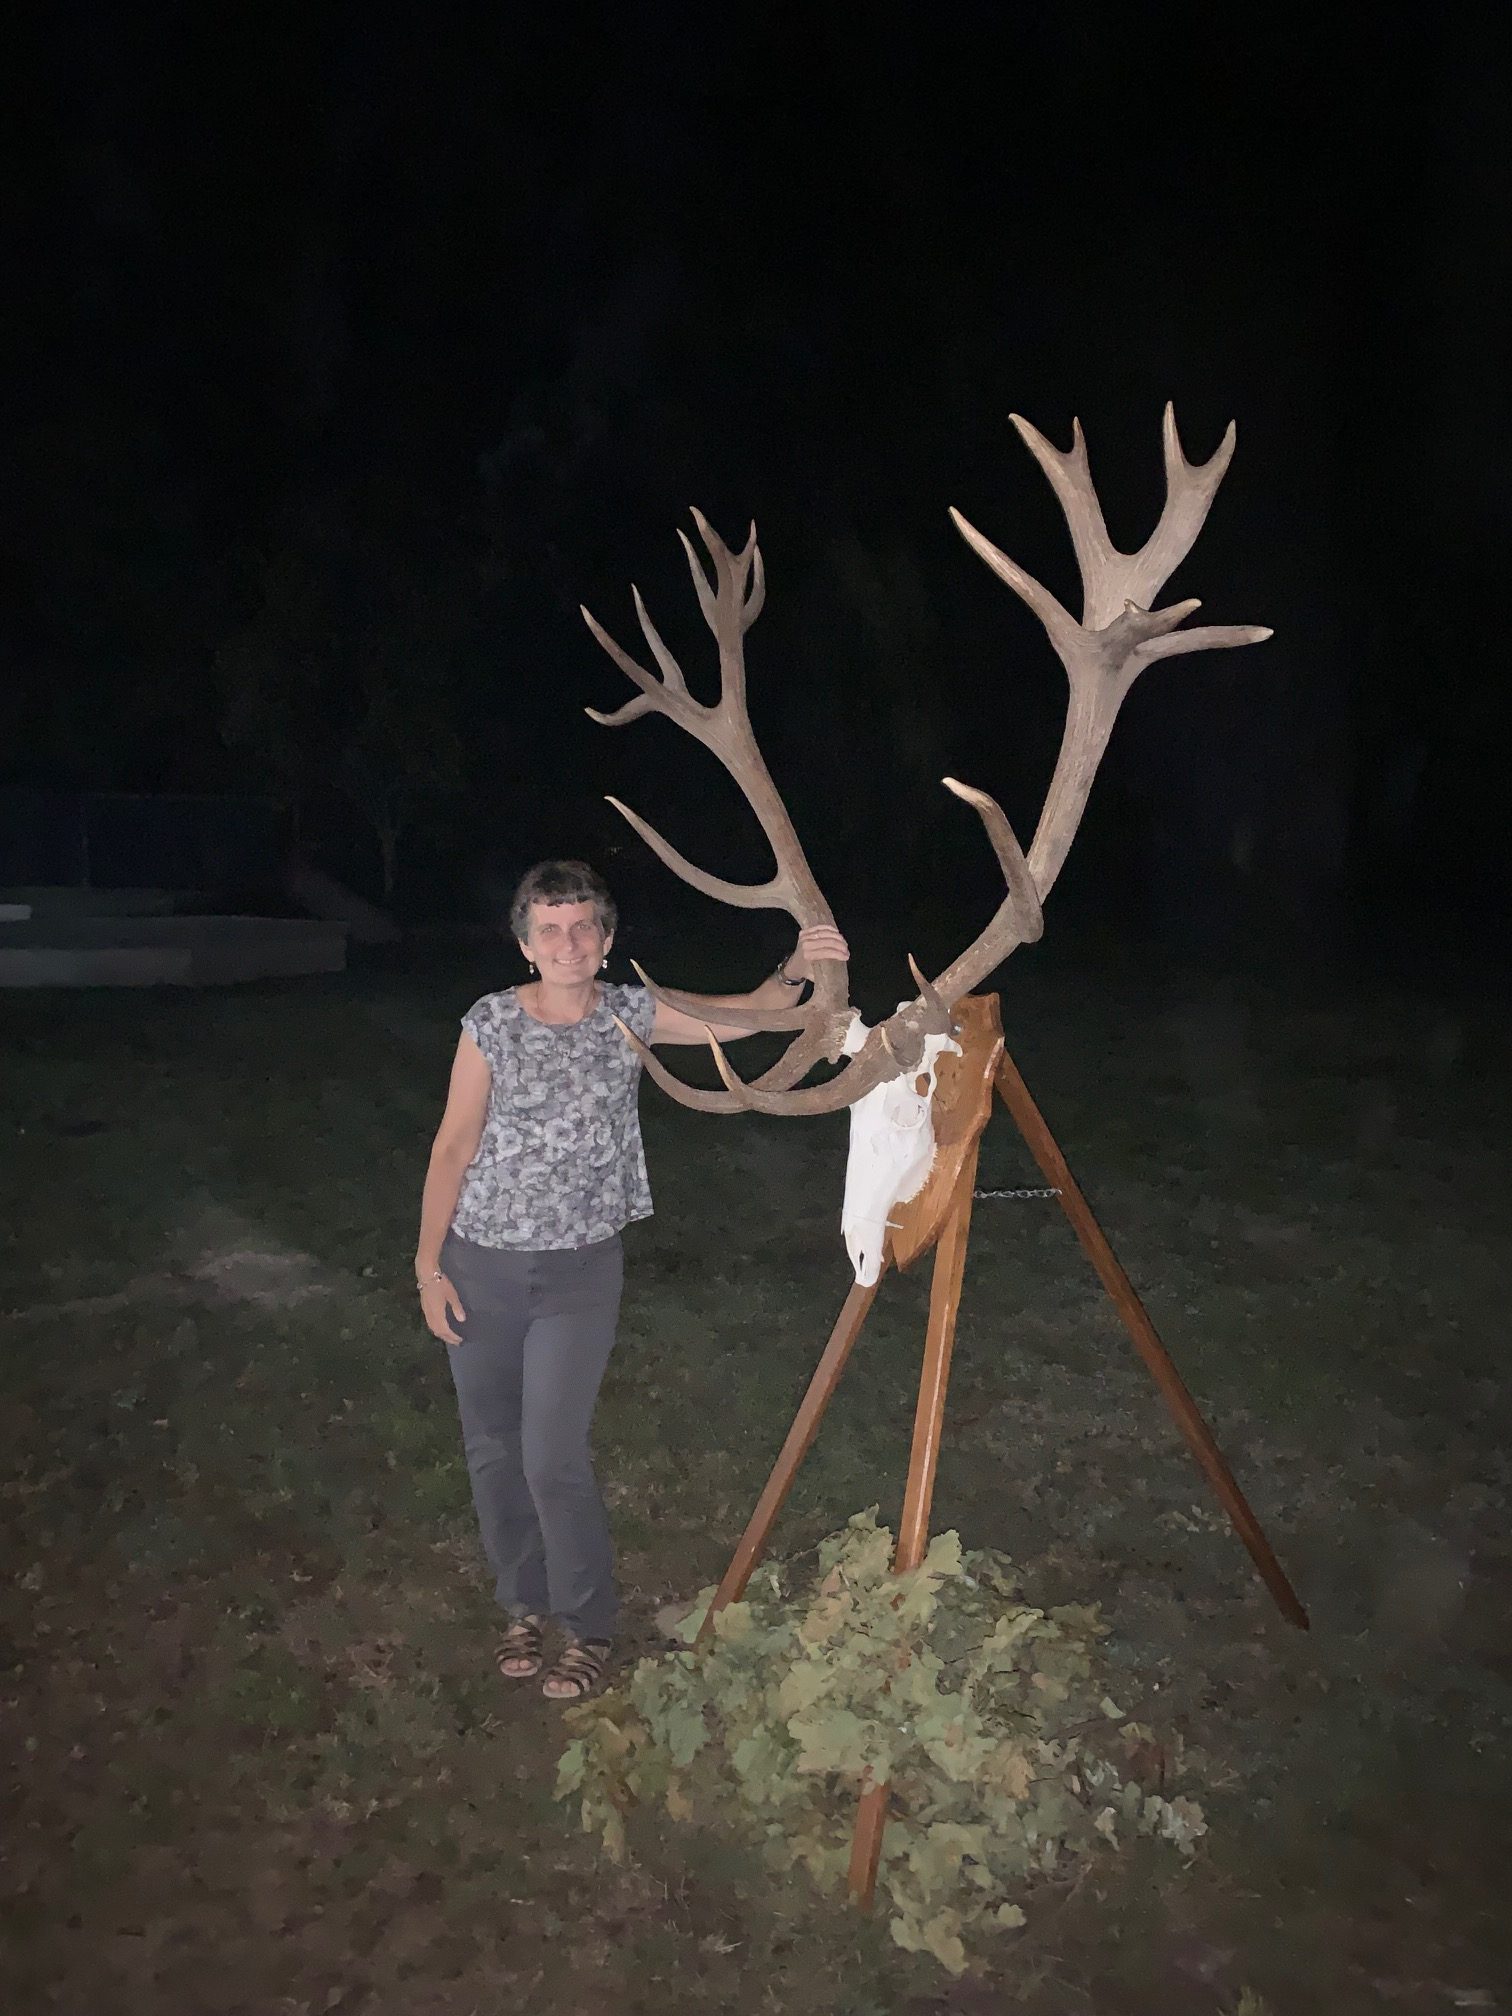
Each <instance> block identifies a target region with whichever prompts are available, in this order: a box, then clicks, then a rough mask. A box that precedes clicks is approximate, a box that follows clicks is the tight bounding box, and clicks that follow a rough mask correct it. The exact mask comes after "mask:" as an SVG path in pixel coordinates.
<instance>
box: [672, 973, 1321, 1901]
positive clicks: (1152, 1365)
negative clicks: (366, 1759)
mask: <svg viewBox="0 0 1512 2016" xmlns="http://www.w3.org/2000/svg"><path fill="white" fill-rule="evenodd" d="M955 1015H956V1019H957V1022H958V1024H959V1032H958V1040H959V1042H960V1044H961V1053H962V1054H961V1055H960V1056H954V1055H951V1054H949V1053H947V1054H946V1056H945V1057H944V1058H943V1059H942V1060H941V1064H940V1069H939V1073H938V1076H937V1079H936V1086H935V1096H934V1103H933V1118H934V1125H935V1139H936V1144H937V1150H936V1155H935V1161H934V1166H933V1168H932V1169H931V1171H930V1174H929V1179H928V1181H927V1182H926V1184H925V1186H924V1188H923V1189H922V1190H921V1191H920V1193H919V1195H918V1196H917V1197H915V1198H914V1199H913V1200H912V1201H911V1202H910V1203H908V1204H905V1205H902V1206H900V1207H898V1209H897V1211H896V1213H895V1216H894V1224H893V1231H892V1236H891V1238H890V1240H889V1242H888V1248H887V1253H886V1257H885V1259H884V1262H883V1270H882V1271H883V1273H884V1274H885V1273H886V1270H887V1266H888V1265H889V1264H891V1265H893V1266H896V1267H898V1268H905V1267H907V1266H909V1265H910V1264H911V1263H912V1262H913V1261H914V1260H916V1259H918V1258H919V1256H920V1255H921V1254H923V1253H926V1252H928V1251H929V1250H930V1248H931V1247H933V1248H934V1249H935V1261H934V1276H933V1280H932V1282H931V1284H930V1295H929V1327H928V1331H927V1334H926V1337H925V1343H924V1364H923V1370H922V1372H921V1375H920V1379H919V1400H918V1408H917V1411H916V1413H915V1415H914V1432H913V1449H912V1453H911V1455H910V1458H909V1465H908V1482H907V1486H906V1488H905V1491H904V1496H903V1515H902V1518H901V1520H900V1522H899V1526H898V1538H897V1545H896V1549H895V1552H894V1557H893V1567H894V1569H895V1571H896V1572H897V1573H899V1574H903V1573H906V1572H907V1571H908V1570H910V1569H913V1568H917V1567H918V1565H919V1564H920V1562H921V1561H922V1560H923V1559H924V1555H925V1551H926V1548H927V1545H928V1539H929V1513H930V1506H931V1504H932V1502H933V1499H934V1486H935V1476H936V1472H937V1471H938V1468H939V1459H940V1442H941V1436H942V1431H943V1426H944V1416H945V1391H946V1386H947V1384H948V1382H949V1378H950V1357H951V1350H952V1347H953V1345H954V1342H955V1324H956V1312H957V1310H958V1309H959V1307H960V1301H961V1282H962V1277H963V1275H964V1273H965V1269H966V1242H967V1235H968V1232H969V1230H970V1225H971V1201H972V1195H973V1190H974V1186H975V1181H976V1167H977V1152H978V1148H979V1146H980V1142H981V1137H982V1131H983V1129H984V1128H985V1127H986V1125H987V1121H988V1118H989V1117H990V1115H991V1112H992V1096H993V1092H994V1090H996V1092H997V1093H998V1095H999V1097H1000V1098H1001V1099H1002V1101H1003V1103H1004V1105H1005V1106H1006V1107H1007V1108H1008V1111H1009V1112H1010V1113H1011V1114H1012V1116H1013V1118H1014V1120H1015V1122H1016V1123H1017V1125H1018V1128H1019V1131H1020V1133H1021V1134H1022V1135H1023V1137H1024V1140H1025V1141H1026V1142H1027V1143H1028V1146H1029V1150H1030V1153H1031V1154H1032V1155H1033V1156H1034V1159H1035V1161H1036V1162H1037V1163H1038V1164H1039V1166H1040V1168H1041V1169H1042V1170H1043V1171H1044V1175H1045V1180H1046V1182H1047V1183H1049V1184H1051V1185H1052V1186H1053V1187H1054V1189H1055V1191H1056V1193H1057V1195H1058V1196H1059V1198H1060V1204H1061V1209H1062V1210H1063V1211H1064V1212H1065V1214H1066V1216H1067V1217H1068V1218H1069V1219H1070V1221H1071V1226H1072V1229H1073V1230H1074V1231H1075V1233H1076V1236H1077V1238H1078V1239H1079V1240H1080V1241H1081V1243H1082V1246H1083V1247H1084V1248H1085V1250H1086V1252H1087V1254H1088V1256H1089V1258H1090V1259H1091V1262H1092V1265H1093V1266H1094V1268H1095V1269H1096V1270H1097V1274H1098V1278H1099V1279H1100V1280H1101V1282H1102V1284H1103V1286H1104V1287H1105V1288H1106V1289H1107V1291H1108V1294H1109V1295H1110V1296H1111V1298H1112V1300H1113V1305H1114V1307H1115V1308H1116V1309H1117V1311H1118V1314H1119V1316H1120V1317H1121V1318H1122V1320H1123V1323H1124V1326H1125V1328H1126V1329H1127V1330H1128V1332H1129V1335H1130V1337H1131V1338H1132V1339H1133V1342H1134V1348H1135V1350H1136V1351H1138V1353H1139V1355H1140V1357H1141V1358H1142V1359H1143V1360H1144V1362H1145V1364H1146V1366H1148V1368H1149V1370H1150V1372H1151V1374H1152V1375H1153V1377H1154V1380H1155V1383H1156V1385H1157V1386H1158V1387H1159V1388H1160V1391H1161V1394H1162V1395H1163V1397H1164V1399H1165V1402H1166V1405H1167V1406H1168V1407H1169V1408H1170V1410H1171V1413H1172V1415H1173V1416H1174V1418H1175V1421H1176V1425H1177V1427H1178V1428H1179V1429H1180V1430H1181V1433H1182V1435H1183V1436H1184V1438H1185V1440H1186V1443H1187V1446H1188V1448H1189V1449H1190V1450H1191V1452H1192V1454H1193V1456H1195V1457H1196V1459H1197V1462H1198V1465H1199V1466H1200V1468H1201V1469H1202V1472H1203V1474H1204V1476H1205V1477H1206V1478H1207V1480H1208V1482H1209V1484H1210V1485H1211V1486H1212V1488H1213V1490H1214V1492H1215V1493H1216V1494H1217V1497H1218V1501H1219V1503H1220V1504H1221V1505H1222V1506H1223V1509H1224V1511H1225V1512H1226V1513H1227V1514H1228V1516H1229V1519H1230V1521H1231V1522H1232V1524H1233V1527H1234V1530H1235V1532H1236V1533H1237V1534H1238V1535H1239V1538H1240V1539H1241V1540H1242V1541H1243V1542H1244V1545H1245V1546H1246V1547H1247V1548H1248V1550H1249V1552H1250V1555H1251V1557H1252V1558H1253V1560H1254V1563H1255V1566H1256V1567H1257V1568H1258V1569H1259V1571H1260V1575H1261V1578H1262V1580H1263V1581H1264V1583H1265V1585H1266V1587H1267V1588H1268V1589H1269V1590H1270V1592H1271V1594H1272V1596H1274V1598H1275V1599H1276V1602H1277V1604H1278V1605H1279V1606H1280V1609H1281V1611H1282V1614H1283V1615H1284V1616H1286V1617H1287V1618H1288V1619H1289V1620H1290V1621H1291V1622H1292V1623H1293V1624H1295V1625H1297V1626H1298V1627H1299V1628H1300V1629H1301V1630H1304V1631H1305V1630H1306V1629H1307V1612H1306V1611H1305V1610H1304V1609H1303V1607H1302V1605H1301V1603H1300V1602H1299V1601H1298V1599H1297V1595H1296V1592H1295V1591H1294V1590H1293V1588H1292V1586H1291V1584H1290V1582H1288V1581H1287V1579H1286V1575H1285V1573H1284V1571H1283V1570H1282V1567H1281V1564H1280V1562H1279V1561H1278V1560H1277V1559H1276V1556H1275V1554H1274V1553H1273V1552H1272V1550H1271V1546H1270V1543H1269V1541H1268V1540H1267V1539H1266V1537H1265V1535H1264V1533H1263V1532H1262V1531H1261V1529H1260V1524H1259V1521H1258V1520H1257V1519H1256V1518H1255V1515H1254V1513H1253V1512H1252V1511H1251V1510H1250V1508H1249V1505H1248V1504H1247V1502H1246V1500H1245V1497H1244V1494H1243V1492H1242V1491H1241V1490H1240V1489H1239V1486H1238V1485H1237V1484H1236V1483H1235V1481H1234V1477H1233V1473H1232V1472H1231V1471H1230V1469H1229V1467H1228V1465H1227V1463H1226V1462H1225V1461H1224V1459H1223V1456H1222V1453H1221V1452H1220V1450H1219V1448H1218V1445H1217V1443H1216V1442H1215V1441H1214V1440H1213V1436H1212V1431H1211V1430H1210V1429H1209V1427H1208V1425H1207V1423H1206V1421H1204V1420H1203V1418H1202V1415H1201V1414H1200V1413H1199V1412H1198V1409H1197V1405H1196V1402H1195V1401H1194V1400H1193V1399H1192V1396H1191V1394H1190V1393H1189V1392H1188V1391H1187V1389H1186V1386H1185V1385H1184V1383H1183V1381H1182V1378H1181V1375H1180V1373H1179V1372H1178V1371H1177V1370H1176V1367H1175V1366H1174V1365H1173V1364H1172V1362H1171V1359H1170V1355H1169V1353H1168V1352H1167V1351H1166V1348H1165V1346H1164V1345H1163V1344H1162V1343H1161V1341H1160V1338H1159V1337H1158V1336H1157V1335H1156V1332H1155V1326H1154V1324H1153V1323H1152V1322H1151V1321H1150V1318H1149V1316H1148V1314H1147V1313H1146V1311H1145V1308H1144V1305H1143V1303H1142V1302H1141V1301H1140V1299H1139V1297H1138V1295H1137V1294H1136V1293H1135V1291H1134V1287H1133V1284H1132V1283H1131V1282H1130V1280H1129V1277H1128V1276H1127V1275H1126V1274H1125V1273H1124V1271H1123V1269H1122V1267H1120V1266H1119V1264H1118V1261H1117V1259H1116V1258H1115V1257H1114V1253H1113V1249H1112V1247H1111V1246H1110V1245H1109V1244H1108V1241H1107V1239H1106V1237H1105V1236H1104V1234H1103V1231H1102V1228H1101V1226H1099V1224H1098V1223H1097V1220H1096V1219H1095V1218H1094V1217H1093V1215H1092V1211H1091V1208H1090V1206H1089V1205H1088V1203H1087V1200H1086V1198H1085V1197H1083V1195H1082V1193H1081V1191H1080V1190H1079V1189H1078V1187H1077V1184H1076V1180H1075V1178H1074V1177H1073V1176H1072V1174H1071V1171H1070V1168H1069V1167H1068V1165H1067V1163H1066V1158H1065V1157H1064V1155H1062V1153H1061V1151H1060V1149H1059V1147H1058V1146H1057V1144H1056V1142H1055V1139H1054V1137H1053V1135H1052V1134H1051V1132H1050V1129H1049V1128H1048V1127H1047V1126H1046V1124H1045V1121H1044V1118H1043V1116H1042V1115H1041V1113H1040V1111H1039V1108H1038V1107H1037V1106H1036V1105H1035V1103H1034V1101H1033V1099H1032V1098H1031V1097H1030V1095H1029V1090H1028V1087H1027V1086H1026V1085H1025V1084H1024V1081H1023V1079H1022V1078H1021V1077H1020V1076H1019V1074H1018V1070H1017V1067H1016V1066H1015V1065H1014V1063H1013V1060H1012V1058H1010V1057H1009V1056H1008V1054H1007V1052H1006V1050H1005V1049H1004V1047H1003V1028H1002V1022H1001V1020H1000V1018H999V1014H998V997H997V996H996V995H995V994H978V995H971V996H968V997H967V998H966V999H965V1000H963V1001H960V1002H958V1003H957V1004H956V1008H955ZM880 1285H881V1277H880V1276H879V1277H878V1280H877V1281H875V1282H873V1283H872V1284H871V1285H870V1286H869V1287H863V1286H861V1285H860V1283H857V1285H856V1286H855V1287H854V1288H852V1289H851V1291H850V1293H849V1295H847V1296H846V1298H845V1303H844V1306H843V1307H842V1309H841V1311H840V1315H839V1317H838V1319H837V1320H836V1323H835V1327H834V1329H833V1331H832V1332H831V1333H830V1339H829V1342H828V1344H826V1346H825V1348H824V1353H823V1355H822V1357H821V1358H820V1360H819V1364H818V1366H817V1368H816V1369H815V1372H814V1376H813V1378H812V1379H811V1380H810V1381H809V1386H808V1391H807V1392H806V1393H805V1394H804V1396H803V1400H802V1402H801V1403H800V1405H799V1408H798V1412H797V1414H796V1415H795V1416H794V1417H793V1425H792V1427H791V1428H790V1429H789V1430H788V1436H787V1440H786V1441H785V1442H784V1443H783V1445H782V1451H781V1454H780V1455H779V1456H778V1458H777V1461H776V1464H775V1465H774V1466H773V1469H772V1474H771V1476H770V1477H769V1478H768V1479H767V1481H766V1486H765V1488H764V1489H763V1491H762V1493H761V1496H760V1498H759V1499H758V1500H757V1502H756V1509H755V1510H754V1511H753V1512H752V1514H751V1517H750V1519H749V1521H748V1522H747V1525H746V1529H745V1532H744V1533H743V1534H742V1536H741V1539H740V1544H739V1546H738V1547H737V1548H736V1549H735V1553H734V1556H733V1558H732V1559H731V1562H730V1565H729V1567H728V1568H727V1569H726V1570H725V1575H724V1580H723V1581H722V1582H721V1583H720V1585H719V1588H718V1589H717V1590H716V1592H715V1595H714V1600H713V1602H712V1603H711V1604H710V1605H709V1614H708V1616H707V1617H706V1618H705V1619H704V1622H703V1627H702V1630H701V1631H700V1633H699V1642H700V1643H702V1642H704V1640H705V1639H706V1638H707V1637H708V1635H709V1633H710V1631H711V1629H712V1627H713V1621H714V1618H715V1615H716V1614H717V1613H718V1612H719V1611H720V1610H722V1609H723V1608H724V1606H725V1605H726V1604H727V1603H733V1602H736V1601H738V1600H739V1598H740V1597H741V1595H743V1593H744V1591H745V1587H746V1584H747V1583H748V1582H749V1580H750V1578H751V1574H752V1571H753V1570H754V1569H755V1567H756V1564H757V1562H758V1561H759V1560H760V1559H761V1556H762V1553H763V1551H764V1550H765V1547H766V1543H767V1538H768V1536H769V1534H770V1533H771V1530H772V1526H773V1524H774V1522H775V1520H776V1518H777V1514H778V1512H779V1511H780V1510H781V1509H782V1505H783V1502H784V1500H785V1499H786V1497H787V1495H788V1491H789V1490H790V1488H791V1486H792V1483H793V1479H794V1477H795V1476H796V1475H797V1472H798V1466H799V1465H800V1464H801V1463H802V1461H803V1459H804V1457H805V1456H806V1455H807V1454H808V1451H809V1449H810V1447H811V1446H812V1444H813V1441H814V1437H815V1435H816V1434H817V1433H818V1429H819V1423H820V1421H821V1419H822V1418H823V1415H824V1410H825V1408H826V1407H827V1406H828V1405H829V1402H830V1398H831V1396H832V1395H833V1393H834V1391H835V1388H836V1387H837V1386H838V1384H839V1383H840V1375H841V1373H842V1372H843V1371H844V1369H845V1364H846V1360H847V1359H848V1358H849V1357H850V1354H851V1349H852V1346H853V1345H854V1344H855V1342H856V1339H857V1337H858V1336H859V1335H860V1333H861V1326H862V1324H863V1323H864V1322H865V1320H866V1314H867V1311H868V1310H869V1309H870V1308H871V1305H872V1302H873V1300H874V1299H875V1297H876V1293H877V1289H878V1287H879V1286H880ZM887 1797H888V1788H887V1786H886V1785H885V1784H873V1785H871V1786H869V1787H868V1788H867V1789H866V1790H865V1791H864V1792H863V1793H862V1795H861V1804H860V1809H859V1811H858V1813H857V1816H856V1831H855V1836H854V1839H853V1842H852V1847H851V1861H850V1879H849V1880H850V1891H851V1895H852V1897H853V1898H854V1899H855V1900H856V1902H857V1903H859V1904H860V1905H861V1906H862V1907H863V1908H865V1907H867V1906H869V1905H870V1903H871V1900H872V1894H873V1892H874V1890H875V1888H876V1880H877V1866H878V1862H879V1860H880V1857H881V1853H882V1834H883V1829H884V1828H885V1826H886V1824H887Z"/></svg>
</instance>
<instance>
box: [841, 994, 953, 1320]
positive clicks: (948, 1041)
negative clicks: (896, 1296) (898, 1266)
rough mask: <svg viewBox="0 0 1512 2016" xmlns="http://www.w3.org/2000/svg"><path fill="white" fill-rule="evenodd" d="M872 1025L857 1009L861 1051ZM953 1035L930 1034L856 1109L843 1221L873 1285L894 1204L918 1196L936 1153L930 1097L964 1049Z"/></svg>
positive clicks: (859, 1275)
mask: <svg viewBox="0 0 1512 2016" xmlns="http://www.w3.org/2000/svg"><path fill="white" fill-rule="evenodd" d="M868 1033H869V1032H868V1030H867V1027H866V1024H865V1023H864V1022H863V1021H862V1020H861V1018H860V1016H859V1015H858V1016H857V1017H856V1019H855V1021H854V1022H852V1024H851V1027H850V1033H849V1035H848V1036H847V1037H846V1039H845V1053H846V1055H847V1056H854V1055H855V1053H856V1052H857V1051H858V1050H859V1049H860V1048H861V1045H862V1044H863V1043H864V1042H865V1041H866V1038H867V1035H868ZM960 1049H961V1046H960V1044H959V1043H957V1042H955V1041H954V1040H953V1039H952V1038H951V1037H949V1036H926V1037H925V1038H924V1055H923V1057H922V1058H921V1060H920V1062H919V1064H918V1067H917V1069H915V1070H913V1071H910V1072H909V1073H908V1074H907V1076H905V1077H902V1078H889V1079H887V1080H886V1081H885V1082H884V1083H883V1084H881V1085H874V1086H873V1087H872V1089H871V1091H870V1092H867V1093H864V1094H863V1095H862V1097H861V1098H859V1099H857V1100H856V1101H855V1103H854V1104H853V1105H852V1107H851V1109H850V1159H849V1160H848V1161H847V1163H846V1165H845V1202H844V1204H843V1205H842V1207H841V1211H840V1229H841V1231H842V1233H843V1234H844V1235H845V1250H846V1252H847V1253H848V1254H849V1255H850V1260H851V1265H852V1266H853V1267H854V1268H855V1270H856V1279H857V1281H859V1282H860V1283H861V1285H862V1286H863V1287H866V1288H869V1287H870V1286H871V1284H872V1283H873V1282H874V1281H875V1280H876V1279H877V1278H878V1276H879V1275H880V1274H881V1272H882V1254H883V1249H884V1248H885V1246H886V1244H887V1228H888V1218H889V1214H890V1213H891V1211H892V1209H893V1207H894V1205H897V1204H906V1203H908V1202H909V1200H910V1199H911V1198H914V1197H917V1196H918V1194H919V1192H920V1191H921V1190H922V1189H923V1187H924V1185H925V1182H926V1181H927V1180H928V1177H929V1171H930V1168H931V1166H932V1164H933V1162H934V1156H935V1137H934V1122H933V1119H932V1117H931V1102H932V1100H933V1098H934V1088H935V1074H936V1071H937V1070H938V1068H939V1062H940V1058H941V1057H942V1056H943V1054H944V1053H945V1052H946V1051H947V1050H953V1051H955V1052H956V1054H957V1055H959V1054H960Z"/></svg>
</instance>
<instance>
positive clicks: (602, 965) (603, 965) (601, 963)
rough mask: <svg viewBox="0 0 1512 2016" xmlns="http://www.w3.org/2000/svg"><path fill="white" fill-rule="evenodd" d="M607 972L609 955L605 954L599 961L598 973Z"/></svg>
mask: <svg viewBox="0 0 1512 2016" xmlns="http://www.w3.org/2000/svg"><path fill="white" fill-rule="evenodd" d="M608 970H609V954H608V953H607V952H606V953H605V954H604V956H603V958H602V959H600V961H599V971H600V973H607V972H608Z"/></svg>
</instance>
